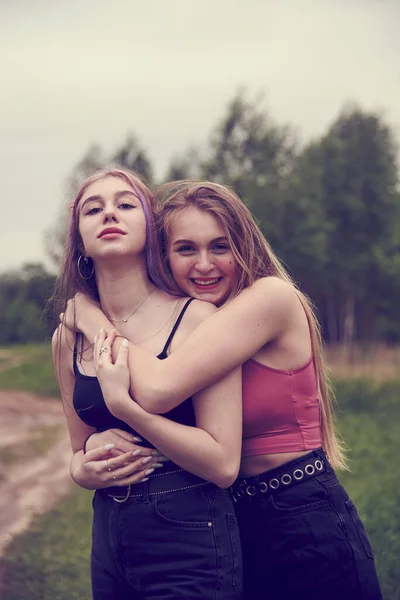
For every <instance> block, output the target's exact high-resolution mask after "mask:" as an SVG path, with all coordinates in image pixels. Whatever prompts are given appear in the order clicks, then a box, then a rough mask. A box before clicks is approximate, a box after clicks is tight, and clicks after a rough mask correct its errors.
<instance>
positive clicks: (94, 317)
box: [76, 303, 115, 342]
mask: <svg viewBox="0 0 400 600" xmlns="http://www.w3.org/2000/svg"><path fill="white" fill-rule="evenodd" d="M76 325H77V328H78V329H79V331H81V332H82V333H83V335H84V336H85V338H86V339H87V340H89V341H91V342H92V341H93V339H94V336H95V335H98V333H99V331H100V329H104V330H105V331H107V332H108V333H109V332H110V331H111V330H112V329H115V327H114V325H113V324H112V323H111V321H109V320H108V319H107V317H106V315H105V314H104V313H103V311H102V310H101V308H100V307H99V306H97V305H95V304H94V303H93V304H92V305H91V306H90V308H88V309H87V310H85V311H83V312H79V311H78V313H77V323H76Z"/></svg>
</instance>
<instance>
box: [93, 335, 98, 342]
mask: <svg viewBox="0 0 400 600" xmlns="http://www.w3.org/2000/svg"><path fill="white" fill-rule="evenodd" d="M96 342H97V335H95V336H94V338H93V343H94V344H95V343H96Z"/></svg>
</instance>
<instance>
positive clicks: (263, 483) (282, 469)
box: [231, 449, 330, 502]
mask: <svg viewBox="0 0 400 600" xmlns="http://www.w3.org/2000/svg"><path fill="white" fill-rule="evenodd" d="M328 468H330V465H329V462H328V459H327V456H326V454H325V453H324V452H323V450H321V449H318V450H313V451H312V452H310V453H309V454H306V455H305V456H301V457H300V458H296V459H294V460H291V461H289V462H287V463H285V464H283V465H280V466H279V467H276V468H275V469H271V470H270V471H265V472H264V473H260V474H259V475H254V476H253V477H243V478H239V479H237V480H236V481H235V483H234V484H233V486H232V488H231V491H232V496H233V499H234V501H235V502H239V501H241V500H245V499H251V498H256V497H263V496H266V495H268V494H272V493H274V492H277V491H278V490H279V491H280V490H282V489H285V488H288V487H291V486H294V485H298V484H300V483H303V482H304V481H307V480H308V479H311V478H312V477H315V476H316V475H320V474H321V473H323V472H325V471H327V470H328Z"/></svg>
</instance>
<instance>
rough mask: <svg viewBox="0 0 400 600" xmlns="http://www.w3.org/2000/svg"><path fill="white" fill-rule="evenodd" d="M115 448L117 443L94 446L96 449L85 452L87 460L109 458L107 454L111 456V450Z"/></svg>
mask: <svg viewBox="0 0 400 600" xmlns="http://www.w3.org/2000/svg"><path fill="white" fill-rule="evenodd" d="M113 448H115V444H106V445H104V446H100V447H99V448H94V450H88V451H87V452H86V454H85V462H91V461H93V460H100V459H102V458H107V456H110V452H111V450H112V449H113Z"/></svg>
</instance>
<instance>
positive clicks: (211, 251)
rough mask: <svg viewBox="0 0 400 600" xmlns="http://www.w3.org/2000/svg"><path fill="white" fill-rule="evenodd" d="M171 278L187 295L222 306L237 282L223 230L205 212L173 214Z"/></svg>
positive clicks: (216, 220) (169, 250)
mask: <svg viewBox="0 0 400 600" xmlns="http://www.w3.org/2000/svg"><path fill="white" fill-rule="evenodd" d="M168 259H169V263H170V267H171V272H172V275H173V277H174V279H175V281H176V283H177V284H178V286H179V287H180V289H181V290H182V291H183V292H185V293H186V294H187V295H188V296H192V297H193V298H198V299H199V300H206V301H208V302H212V303H213V304H215V305H217V306H220V305H222V304H223V303H224V302H225V301H226V300H227V298H228V297H229V295H230V293H231V292H232V290H233V289H234V286H235V284H236V282H237V279H238V269H237V266H236V263H235V260H234V257H233V253H232V251H231V248H230V246H229V242H228V239H227V237H226V233H225V231H224V228H223V227H222V225H221V223H220V222H219V221H218V219H217V218H216V217H215V216H214V215H213V214H211V213H210V212H206V211H205V210H199V209H198V208H195V207H187V208H184V209H182V210H179V211H177V212H176V214H175V215H174V216H173V218H172V219H171V224H170V227H169V230H168Z"/></svg>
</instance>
